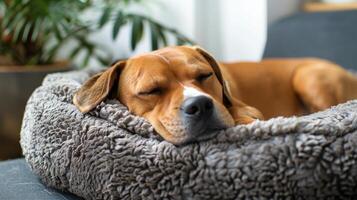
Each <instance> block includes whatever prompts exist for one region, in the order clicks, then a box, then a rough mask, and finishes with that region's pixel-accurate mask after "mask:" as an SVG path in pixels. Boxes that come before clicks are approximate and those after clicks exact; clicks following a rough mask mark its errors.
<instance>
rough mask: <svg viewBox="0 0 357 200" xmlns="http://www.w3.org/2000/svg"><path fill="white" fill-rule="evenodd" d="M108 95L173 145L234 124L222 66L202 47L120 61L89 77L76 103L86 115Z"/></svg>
mask: <svg viewBox="0 0 357 200" xmlns="http://www.w3.org/2000/svg"><path fill="white" fill-rule="evenodd" d="M109 95H114V96H113V97H115V98H117V99H118V100H119V101H120V102H121V103H123V104H124V105H126V106H127V107H128V109H129V110H130V111H131V112H132V113H134V114H136V115H138V116H142V117H144V118H146V119H147V120H148V121H149V122H150V123H151V124H152V125H153V126H154V128H155V130H156V132H158V133H159V134H160V135H161V136H162V137H163V138H164V139H165V140H167V141H169V142H171V143H173V144H183V143H186V142H189V141H193V140H199V139H202V138H206V137H207V136H208V135H210V133H213V132H215V131H216V130H219V129H223V128H227V127H231V126H233V125H234V120H233V118H232V116H231V115H230V113H229V111H228V109H227V107H229V106H231V105H230V97H229V95H228V94H227V93H226V92H225V88H224V84H223V79H222V74H221V72H220V69H219V66H218V64H217V62H216V61H215V60H214V59H213V57H212V56H210V55H209V54H208V53H207V52H205V51H204V50H202V49H200V48H198V47H187V46H180V47H167V48H163V49H160V50H158V51H154V52H151V53H147V54H142V55H139V56H136V57H133V58H130V59H128V60H127V61H121V62H118V63H116V64H114V65H113V66H112V67H110V68H109V69H107V70H106V71H104V72H103V73H100V74H97V75H95V76H93V77H92V78H90V79H89V80H88V81H87V82H86V83H85V84H84V85H83V86H82V87H81V88H80V89H79V91H78V92H77V93H76V95H75V96H74V100H73V101H74V104H75V105H76V106H77V107H78V108H79V110H80V111H81V112H83V113H86V112H88V111H90V110H91V109H93V108H94V107H95V106H96V105H98V104H99V103H100V102H101V101H103V100H104V99H105V98H107V97H109Z"/></svg>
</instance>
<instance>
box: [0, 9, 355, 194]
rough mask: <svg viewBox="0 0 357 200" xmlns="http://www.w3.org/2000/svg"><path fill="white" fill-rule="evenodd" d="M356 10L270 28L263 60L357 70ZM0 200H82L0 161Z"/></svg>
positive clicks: (20, 164) (21, 165)
mask: <svg viewBox="0 0 357 200" xmlns="http://www.w3.org/2000/svg"><path fill="white" fill-rule="evenodd" d="M356 22H357V11H345V12H327V13H300V14H296V15H294V16H291V17H288V18H285V19H282V20H280V21H278V22H276V23H274V24H272V25H271V26H270V27H269V33H268V42H267V46H266V51H265V53H264V57H266V58H269V57H306V56H309V57H311V56H315V57H322V58H327V59H330V60H332V61H335V62H337V63H338V64H341V65H343V66H344V67H346V68H350V69H357V26H355V24H356ZM0 177H1V180H2V181H1V183H0V199H9V200H11V199H37V200H42V199H79V198H78V197H75V196H73V195H71V194H67V193H63V192H60V191H56V190H54V189H51V188H48V187H46V186H44V185H43V184H42V183H40V181H39V180H38V179H37V177H35V176H34V175H33V174H32V173H31V171H30V169H29V167H28V166H27V164H26V163H25V161H24V160H23V159H18V160H12V161H5V162H0Z"/></svg>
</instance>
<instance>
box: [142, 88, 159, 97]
mask: <svg viewBox="0 0 357 200" xmlns="http://www.w3.org/2000/svg"><path fill="white" fill-rule="evenodd" d="M161 93H162V88H160V87H155V88H152V89H149V90H146V91H142V92H139V93H138V94H139V95H141V96H148V95H160V94H161Z"/></svg>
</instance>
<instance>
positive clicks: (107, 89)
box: [73, 61, 125, 113]
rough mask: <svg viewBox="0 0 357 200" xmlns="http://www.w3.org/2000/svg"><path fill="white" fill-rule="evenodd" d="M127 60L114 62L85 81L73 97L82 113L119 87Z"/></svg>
mask: <svg viewBox="0 0 357 200" xmlns="http://www.w3.org/2000/svg"><path fill="white" fill-rule="evenodd" d="M124 67H125V61H120V62H117V63H114V64H113V65H112V66H111V67H110V68H108V69H107V70H105V71H104V72H102V73H99V74H96V75H94V76H93V77H91V78H90V79H89V80H88V81H87V82H85V83H84V84H83V85H82V87H81V88H80V89H79V90H78V91H77V92H76V94H75V95H74V97H73V103H74V105H76V106H77V108H78V109H79V110H80V111H81V112H82V113H87V112H89V111H90V110H92V109H93V108H95V107H96V106H97V105H98V104H99V103H100V102H102V101H103V100H104V99H105V98H107V97H108V96H109V95H110V94H111V93H112V92H116V91H114V88H116V87H117V84H118V79H119V75H120V72H121V71H122V69H123V68H124Z"/></svg>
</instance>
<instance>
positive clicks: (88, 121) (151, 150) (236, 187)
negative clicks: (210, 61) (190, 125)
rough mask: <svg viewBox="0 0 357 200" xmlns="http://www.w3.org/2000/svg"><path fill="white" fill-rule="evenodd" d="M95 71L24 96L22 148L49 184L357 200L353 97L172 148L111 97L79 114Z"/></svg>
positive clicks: (154, 195) (131, 192) (117, 195)
mask: <svg viewBox="0 0 357 200" xmlns="http://www.w3.org/2000/svg"><path fill="white" fill-rule="evenodd" d="M95 71H96V70H94V71H93V70H86V71H77V72H69V73H61V74H52V75H49V76H47V77H46V79H45V80H44V82H43V84H42V86H41V87H39V88H38V89H37V90H36V91H35V92H34V93H33V95H32V96H31V98H30V99H29V101H28V104H27V108H26V112H25V116H24V121H23V126H22V131H21V146H22V149H23V153H24V155H25V158H26V160H27V162H28V163H29V165H30V166H31V168H32V170H33V172H34V173H35V174H37V175H38V176H39V177H40V178H41V180H42V181H43V182H44V183H45V184H47V185H48V186H52V187H54V188H58V189H61V190H65V191H69V192H72V193H74V194H76V195H79V196H82V197H84V198H86V199H327V198H331V199H341V198H345V199H356V198H357V163H356V161H357V131H356V130H357V112H356V111H357V101H350V102H348V103H345V104H342V105H339V106H336V107H333V108H331V109H329V110H326V111H323V112H319V113H315V114H312V115H309V116H304V117H291V118H275V119H271V120H268V121H257V122H254V123H253V124H250V125H245V126H236V127H234V128H230V129H227V130H224V131H221V132H220V133H219V134H218V135H217V136H216V137H215V138H213V139H210V140H207V141H203V142H199V143H193V144H189V145H186V146H181V147H177V146H174V145H172V144H170V143H168V142H166V141H162V140H160V138H158V137H157V136H156V134H155V133H154V130H153V128H152V126H151V125H150V124H149V123H148V122H146V121H145V120H144V119H142V118H140V117H136V116H133V115H132V114H130V113H129V112H128V110H127V109H126V107H124V106H123V105H121V104H120V103H119V102H118V101H116V100H107V101H106V102H104V103H101V104H100V105H99V106H97V108H96V109H95V110H94V111H92V112H90V113H88V114H85V115H83V114H81V113H80V112H79V111H78V110H77V109H76V107H75V106H74V105H73V104H72V96H73V93H74V92H75V91H76V90H77V89H78V88H79V87H80V85H81V84H82V83H83V82H84V81H85V80H86V79H87V78H88V77H89V76H90V75H91V74H93V73H94V72H95Z"/></svg>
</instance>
